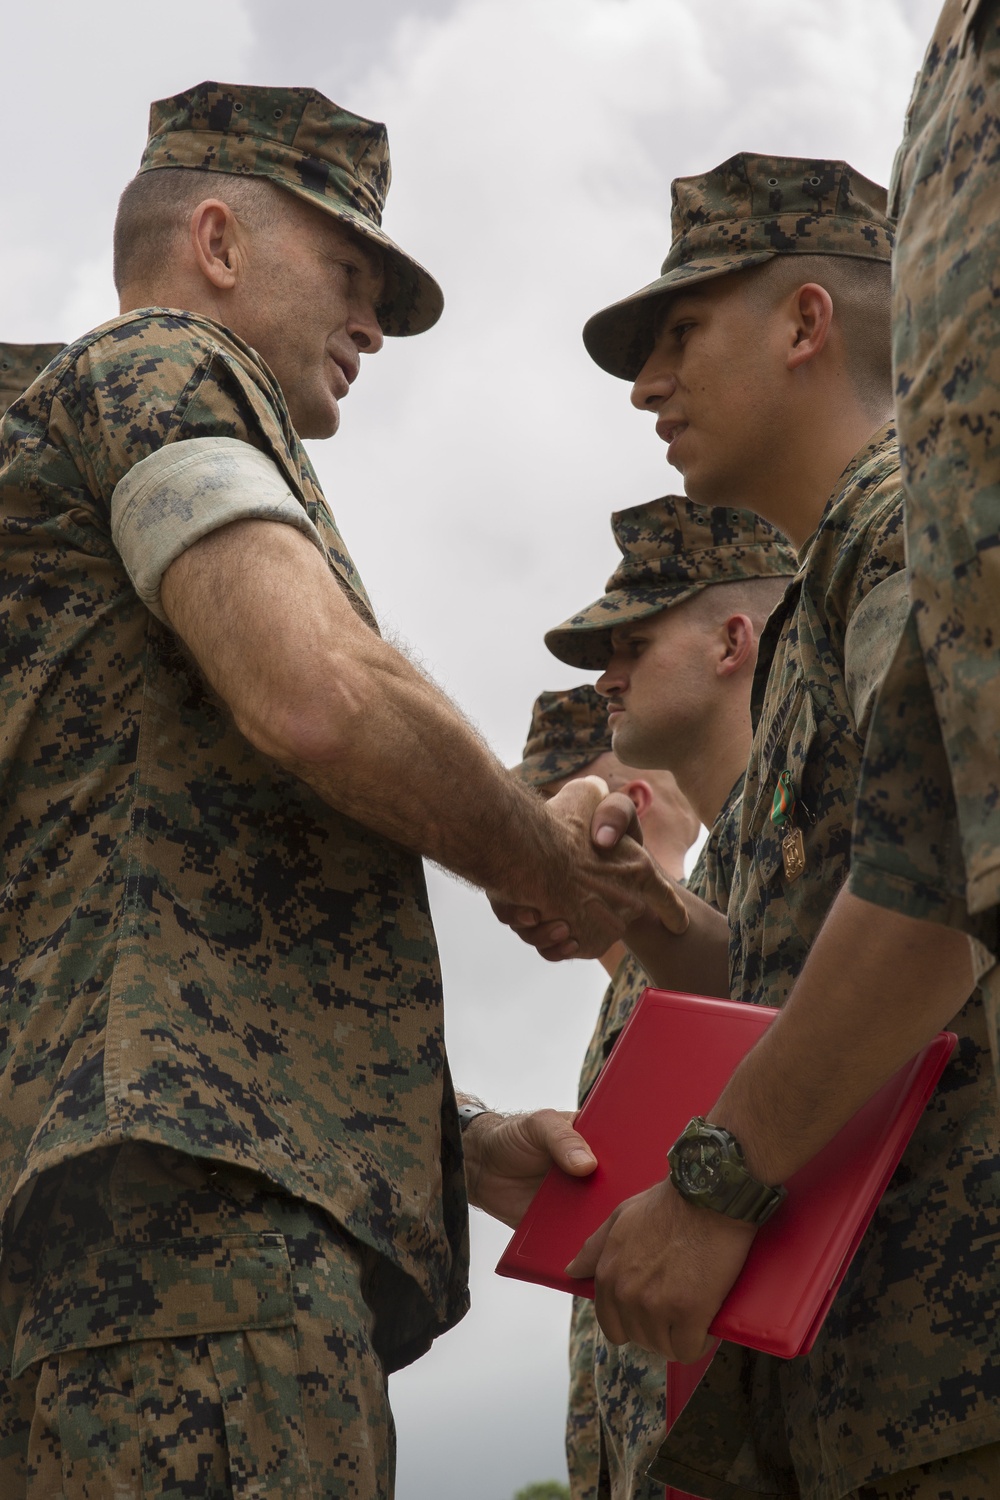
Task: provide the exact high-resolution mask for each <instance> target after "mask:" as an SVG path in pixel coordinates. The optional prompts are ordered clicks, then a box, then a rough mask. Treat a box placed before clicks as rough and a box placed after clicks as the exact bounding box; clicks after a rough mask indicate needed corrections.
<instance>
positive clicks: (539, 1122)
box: [463, 1109, 597, 1229]
mask: <svg viewBox="0 0 1000 1500" xmlns="http://www.w3.org/2000/svg"><path fill="white" fill-rule="evenodd" d="M575 1119H576V1115H575V1113H574V1112H572V1111H569V1110H564V1111H560V1110H555V1109H539V1110H536V1111H535V1113H534V1114H527V1115H495V1114H485V1115H477V1117H476V1118H475V1119H474V1120H473V1121H472V1123H471V1124H470V1125H469V1128H468V1129H467V1130H466V1132H465V1136H464V1141H463V1143H464V1146H465V1179H466V1184H467V1186H468V1192H469V1202H470V1203H471V1204H472V1205H473V1207H475V1208H482V1209H484V1210H485V1211H486V1213H488V1214H491V1215H492V1217H493V1218H494V1219H499V1220H500V1221H501V1222H502V1223H504V1224H509V1225H510V1227H511V1229H516V1228H517V1226H518V1224H519V1223H520V1222H521V1219H522V1217H523V1216H524V1212H525V1209H526V1208H527V1207H528V1204H529V1203H530V1202H531V1200H532V1198H533V1197H534V1196H535V1193H536V1192H537V1191H538V1188H539V1185H540V1184H541V1181H542V1178H543V1177H544V1176H545V1174H546V1172H547V1171H548V1170H549V1168H550V1167H551V1166H553V1165H555V1166H557V1167H560V1168H561V1169H562V1171H564V1172H568V1173H569V1174H570V1176H571V1177H586V1176H587V1175H588V1173H590V1172H592V1171H593V1170H594V1168H595V1167H596V1166H597V1158H596V1157H595V1156H594V1153H593V1152H592V1151H591V1149H590V1147H589V1146H588V1145H587V1142H586V1141H585V1140H584V1139H583V1136H582V1135H577V1133H576V1131H575V1130H574V1129H573V1121H574V1120H575Z"/></svg>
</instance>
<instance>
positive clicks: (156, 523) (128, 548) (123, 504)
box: [111, 437, 325, 623]
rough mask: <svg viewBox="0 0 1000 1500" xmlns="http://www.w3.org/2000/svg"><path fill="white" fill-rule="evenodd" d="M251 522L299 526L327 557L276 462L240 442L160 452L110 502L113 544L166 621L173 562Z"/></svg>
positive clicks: (198, 441) (192, 443)
mask: <svg viewBox="0 0 1000 1500" xmlns="http://www.w3.org/2000/svg"><path fill="white" fill-rule="evenodd" d="M249 520H258V521H277V522H280V523H282V524H286V525H290V526H293V527H295V529H296V530H297V531H301V532H302V533H303V535H304V536H306V537H308V538H309V540H310V541H311V542H312V543H313V545H314V546H315V547H316V548H317V550H318V551H319V552H320V553H321V554H323V544H322V541H321V540H320V535H319V532H318V531H317V529H316V527H315V525H314V524H313V522H312V521H311V520H310V519H309V517H308V515H307V514H306V512H305V509H304V508H303V506H302V504H301V502H300V500H299V499H298V498H297V496H296V495H294V494H293V493H292V491H291V489H290V488H289V486H288V484H287V482H286V480H285V478H284V477H283V475H282V473H281V471H280V470H279V468H278V466H277V464H275V463H274V461H273V460H272V459H271V458H269V457H268V456H267V455H266V454H264V453H261V452H260V451H259V449H256V448H252V447H251V446H250V445H249V444H248V443H245V442H241V441H240V440H239V439H237V438H210V437H203V438H188V439H186V440H183V441H180V442H175V443H171V444H169V446H167V447H165V448H160V449H157V451H156V452H154V453H151V454H149V455H148V457H146V458H144V459H141V460H140V461H139V462H138V463H137V464H135V465H134V466H133V467H132V468H131V469H130V470H129V471H128V473H127V474H126V475H125V476H124V478H122V479H121V480H119V482H118V484H117V485H116V486H115V489H114V492H113V495H112V499H111V536H112V540H113V541H114V544H115V546H116V547H117V549H118V551H119V553H120V554H121V557H122V561H123V562H124V564H125V567H126V569H127V571H128V575H129V577H130V578H131V580H132V582H133V584H134V586H135V590H136V593H137V594H138V595H139V598H140V599H141V600H142V601H143V603H144V604H146V605H147V607H148V608H149V609H150V610H151V611H152V613H153V614H154V615H156V617H157V618H158V619H160V620H163V621H164V623H169V622H168V621H167V619H166V616H165V614H164V613H163V609H162V606H161V604H160V585H161V583H162V581H163V575H164V574H165V573H166V571H167V569H168V568H169V567H170V564H171V563H172V562H174V561H175V560H176V559H177V558H178V557H180V555H181V553H182V552H186V551H187V549H188V548H189V547H191V546H193V545H194V544H195V542H198V541H201V540H202V538H203V537H206V536H209V535H210V534H211V533H212V532H213V531H218V530H220V529H221V528H222V527H223V526H228V525H230V524H231V523H232V522H233V521H249ZM324 555H325V554H324Z"/></svg>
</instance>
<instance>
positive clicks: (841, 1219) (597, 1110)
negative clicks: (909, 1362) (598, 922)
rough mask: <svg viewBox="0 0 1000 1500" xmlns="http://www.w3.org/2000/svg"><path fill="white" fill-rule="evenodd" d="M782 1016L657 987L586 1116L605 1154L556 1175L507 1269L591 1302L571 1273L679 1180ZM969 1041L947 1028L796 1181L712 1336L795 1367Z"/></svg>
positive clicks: (528, 1218)
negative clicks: (707, 1126)
mask: <svg viewBox="0 0 1000 1500" xmlns="http://www.w3.org/2000/svg"><path fill="white" fill-rule="evenodd" d="M777 1014H778V1012H777V1011H775V1010H770V1009H767V1008H766V1007H764V1006H755V1005H739V1004H736V1003H734V1002H732V1001H729V1000H710V999H706V998H704V997H702V996H699V995H681V994H676V993H674V992H673V991H670V990H654V989H648V990H646V991H645V993H644V994H643V996H642V998H641V1000H640V1002H639V1004H638V1006H637V1007H636V1009H635V1011H634V1012H633V1014H632V1016H631V1018H630V1020H629V1022H628V1024H627V1025H626V1026H625V1028H624V1030H623V1031H622V1034H621V1036H620V1037H619V1039H618V1041H617V1043H616V1044H615V1047H614V1048H613V1050H612V1052H611V1055H610V1057H609V1058H608V1061H607V1063H606V1064H605V1066H604V1070H603V1072H602V1073H601V1075H600V1077H599V1078H598V1080H597V1082H596V1083H595V1085H594V1087H593V1089H592V1090H591V1092H590V1095H589V1096H588V1098H587V1100H586V1102H585V1104H584V1106H583V1108H582V1109H581V1111H580V1114H579V1116H578V1118H577V1129H578V1130H579V1131H580V1134H581V1135H582V1136H583V1137H584V1138H585V1139H586V1141H587V1142H588V1144H589V1145H590V1147H591V1148H592V1150H593V1152H594V1154H595V1156H596V1157H597V1161H598V1166H597V1169H596V1171H595V1172H593V1174H592V1175H591V1176H589V1177H582V1178H580V1177H569V1176H566V1175H565V1174H564V1173H562V1172H560V1171H558V1170H556V1169H553V1170H552V1171H551V1172H550V1173H549V1175H548V1176H547V1177H546V1178H545V1180H544V1182H543V1183H542V1185H541V1187H540V1188H539V1190H538V1192H537V1193H536V1194H535V1197H534V1199H533V1200H532V1203H531V1205H530V1207H529V1208H528V1211H527V1213H526V1214H525V1216H524V1218H523V1219H522V1220H521V1223H520V1225H519V1227H518V1229H517V1230H516V1232H515V1234H514V1237H513V1239H512V1240H511V1242H510V1244H509V1245H508V1246H507V1249H506V1250H505V1251H504V1253H503V1255H502V1257H501V1259H500V1263H499V1265H498V1266H497V1271H498V1272H499V1273H500V1275H501V1276H516V1277H520V1278H521V1279H522V1280H523V1281H535V1282H540V1283H541V1284H542V1285H543V1286H552V1287H557V1288H559V1289H560V1290H562V1291H566V1292H575V1293H577V1295H579V1296H585V1297H592V1296H593V1295H594V1284H593V1282H592V1281H577V1280H573V1279H571V1278H570V1277H569V1276H567V1275H566V1273H565V1270H564V1267H565V1266H566V1265H568V1263H569V1262H570V1261H571V1260H572V1259H573V1257H574V1256H575V1255H576V1253H577V1251H578V1250H579V1248H580V1246H581V1245H582V1244H583V1242H584V1240H585V1239H586V1238H587V1237H588V1235H590V1234H592V1233H593V1231H594V1230H595V1229H597V1228H598V1227H599V1226H600V1225H601V1224H603V1222H604V1220H605V1219H606V1218H607V1217H608V1215H609V1214H610V1213H611V1212H612V1211H613V1210H614V1209H615V1208H616V1207H617V1206H618V1204H619V1203H621V1202H623V1201H624V1199H626V1198H631V1197H632V1196H633V1194H635V1193H640V1192H642V1191H643V1190H644V1189H646V1188H648V1187H652V1185H653V1184H654V1183H655V1182H659V1181H660V1180H661V1179H662V1178H663V1177H665V1176H666V1175H667V1171H668V1165H667V1151H668V1149H669V1147H670V1146H671V1145H672V1144H673V1142H674V1141H675V1140H676V1139H677V1137H678V1136H679V1135H680V1133H681V1131H682V1130H683V1129H684V1127H685V1125H686V1124H687V1123H688V1121H689V1120H690V1119H691V1117H692V1116H693V1115H708V1116H709V1118H711V1111H712V1105H713V1104H714V1103H715V1101H716V1099H717V1098H718V1096H719V1094H720V1093H721V1092H722V1089H723V1088H724V1086H725V1084H726V1082H727V1081H728V1079H729V1077H730V1075H731V1074H732V1072H733V1070H734V1069H735V1067H736V1065H737V1064H738V1063H739V1062H740V1060H741V1059H742V1058H743V1057H744V1056H745V1054H746V1053H747V1052H749V1050H750V1048H751V1047H752V1046H753V1045H754V1043H755V1042H756V1041H757V1040H758V1038H759V1037H760V1036H761V1035H762V1033H763V1032H764V1031H765V1030H766V1029H767V1027H768V1026H770V1024H771V1022H772V1021H773V1020H774V1017H775V1016H776V1015H777ZM956 1041H957V1038H956V1037H955V1035H954V1033H952V1032H948V1031H942V1032H939V1033H938V1035H937V1036H936V1037H935V1038H934V1040H933V1041H932V1042H930V1043H929V1044H928V1046H926V1047H925V1048H924V1049H923V1051H922V1052H920V1053H918V1054H917V1056H916V1057H914V1058H912V1059H911V1061H910V1062H908V1063H907V1064H906V1065H905V1067H902V1068H900V1070H899V1072H898V1073H896V1074H895V1075H894V1077H892V1078H890V1079H889V1081H888V1083H886V1084H885V1085H884V1086H883V1087H882V1088H881V1089H879V1091H878V1093H877V1094H875V1095H874V1096H873V1097H872V1098H871V1099H869V1100H868V1102H867V1104H865V1105H864V1106H863V1107H862V1108H861V1109H860V1110H859V1111H858V1113H857V1114H856V1115H855V1116H854V1117H853V1119H851V1120H849V1121H848V1122H847V1124H846V1125H845V1126H844V1127H843V1129H842V1130H841V1131H840V1132H839V1133H838V1134H837V1135H836V1136H835V1137H834V1138H833V1140H832V1141H831V1142H830V1143H829V1145H828V1146H826V1147H825V1148H824V1150H822V1151H821V1152H820V1153H819V1155H818V1156H816V1157H814V1158H813V1160H812V1161H811V1162H809V1163H807V1165H806V1166H804V1167H803V1168H802V1170H801V1171H799V1172H796V1173H795V1175H794V1177H791V1178H790V1179H789V1181H788V1182H787V1183H786V1187H787V1188H788V1197H787V1198H786V1199H785V1201H784V1203H783V1204H782V1206H781V1208H780V1209H779V1210H778V1212H777V1213H776V1214H775V1216H774V1218H773V1219H771V1220H769V1222H768V1223H767V1224H765V1225H764V1226H763V1227H762V1228H761V1229H760V1230H759V1232H758V1234H757V1237H756V1239H755V1240H754V1243H753V1246H752V1248H751V1250H750V1254H749V1255H748V1257H747V1260H746V1264H745V1266H744V1268H743V1270H742V1271H741V1273H740V1276H739V1278H738V1280H737V1281H736V1283H735V1285H734V1286H733V1288H732V1290H731V1292H730V1293H729V1296H728V1297H727V1298H726V1300H725V1302H724V1303H723V1304H722V1306H721V1308H720V1309H719V1313H718V1316H717V1317H716V1319H715V1321H714V1323H713V1324H712V1328H711V1332H712V1333H713V1334H715V1335H716V1336H717V1337H718V1338H723V1339H729V1340H730V1341H732V1342H733V1343H736V1344H746V1345H748V1346H749V1347H750V1348H751V1349H760V1350H761V1351H763V1352H764V1353H765V1354H777V1355H779V1356H781V1357H782V1358H784V1359H791V1358H793V1357H794V1356H795V1355H797V1354H805V1353H807V1352H808V1351H809V1350H810V1349H811V1348H812V1346H813V1343H814V1341H815V1339H816V1335H817V1333H818V1332H819V1330H820V1327H821V1325H822V1323H823V1319H824V1318H825V1317H826V1314H827V1312H828V1311H829V1309H830V1304H831V1303H832V1301H833V1299H834V1297H835V1296H836V1293H837V1289H838V1287H839V1286H840V1283H841V1282H842V1281H843V1279H844V1275H845V1273H846V1271H847V1268H848V1266H849V1265H850V1263H851V1260H852V1258H853V1256H854V1253H855V1251H856V1250H857V1248H858V1245H859V1244H860V1242H861V1238H862V1236H863V1234H864V1232H865V1230H866V1229H867V1227H868V1224H869V1222H870V1220H871V1217H872V1215H873V1214H874V1212H875V1209H876V1207H877V1205H878V1201H879V1198H880V1197H881V1196H882V1193H883V1192H884V1191H885V1188H886V1186H887V1184H888V1182H889V1178H890V1177H891V1176H892V1174H893V1172H894V1171H895V1168H896V1165H897V1163H898V1161H899V1159H900V1157H901V1156H902V1154H903V1151H904V1149H905V1147H906V1143H907V1141H908V1140H909V1139H910V1136H911V1135H912V1133H913V1130H914V1128H915V1127H916V1124H917V1121H918V1120H919V1118H920V1115H921V1114H922V1112H923V1110H924V1107H925V1105H926V1104H927V1101H928V1099H929V1098H930V1096H931V1094H932V1093H933V1092H934V1089H935V1086H936V1084H937V1081H938V1079H939V1078H940V1076H941V1073H942V1072H943V1070H944V1067H945V1064H946V1063H947V1061H948V1059H949V1057H950V1056H951V1054H952V1051H953V1050H954V1047H955V1043H956Z"/></svg>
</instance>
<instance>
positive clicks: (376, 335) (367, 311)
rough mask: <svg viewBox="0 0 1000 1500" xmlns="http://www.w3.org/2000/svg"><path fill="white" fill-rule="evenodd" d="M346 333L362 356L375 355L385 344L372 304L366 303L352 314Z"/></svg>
mask: <svg viewBox="0 0 1000 1500" xmlns="http://www.w3.org/2000/svg"><path fill="white" fill-rule="evenodd" d="M347 331H348V333H349V334H350V336H351V338H352V339H353V341H354V344H355V347H356V348H357V349H358V350H359V351H360V352H361V353H362V354H377V353H378V351H379V350H380V349H381V347H382V345H383V344H384V343H385V336H384V334H383V333H382V326H381V324H380V323H379V320H378V313H377V312H376V310H375V306H374V303H370V302H366V303H365V304H364V306H363V307H359V308H357V309H356V310H355V312H354V313H353V314H352V316H351V317H350V319H349V320H348V324H347Z"/></svg>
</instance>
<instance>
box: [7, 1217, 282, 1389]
mask: <svg viewBox="0 0 1000 1500" xmlns="http://www.w3.org/2000/svg"><path fill="white" fill-rule="evenodd" d="M294 1320H295V1306H294V1302H293V1300H292V1277H291V1266H290V1264H289V1260H288V1251H287V1249H286V1246H285V1241H284V1238H283V1236H282V1235H280V1234H236V1235H226V1236H215V1237H211V1238H207V1239H206V1238H201V1239H198V1238H190V1239H178V1240H168V1241H166V1242H163V1241H161V1242H159V1243H158V1244H157V1245H155V1246H149V1245H143V1244H141V1243H136V1244H131V1245H130V1244H122V1243H118V1244H110V1245H108V1246H107V1247H106V1248H104V1249H102V1250H99V1251H95V1252H94V1253H93V1254H91V1255H88V1256H86V1257H84V1258H82V1259H80V1260H76V1261H70V1262H68V1263H67V1262H66V1261H63V1262H62V1263H61V1264H60V1265H59V1266H58V1267H55V1268H53V1269H52V1270H50V1271H45V1270H44V1269H43V1273H42V1275H41V1278H40V1279H39V1280H38V1281H37V1282H36V1284H35V1287H34V1289H33V1291H32V1293H31V1294H30V1295H29V1296H28V1298H27V1299H26V1301H25V1304H24V1307H23V1309H22V1312H21V1317H20V1319H19V1321H18V1326H17V1335H16V1338H15V1341H14V1363H13V1372H12V1373H13V1375H14V1376H15V1377H16V1376H18V1375H20V1374H21V1373H22V1371H24V1370H26V1369H27V1367H28V1366H29V1365H31V1364H34V1363H35V1361H36V1360H40V1359H48V1358H49V1357H50V1356H52V1355H54V1354H61V1353H64V1352H65V1351H67V1350H69V1349H93V1348H97V1347H99V1346H100V1345H102V1344H119V1343H134V1342H137V1341H140V1340H143V1339H171V1338H184V1337H189V1336H190V1335H192V1334H202V1333H226V1332H235V1331H238V1330H241V1329H249V1328H282V1327H287V1326H289V1325H290V1324H291V1323H293V1322H294Z"/></svg>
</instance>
